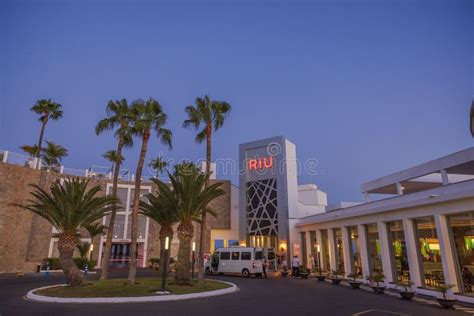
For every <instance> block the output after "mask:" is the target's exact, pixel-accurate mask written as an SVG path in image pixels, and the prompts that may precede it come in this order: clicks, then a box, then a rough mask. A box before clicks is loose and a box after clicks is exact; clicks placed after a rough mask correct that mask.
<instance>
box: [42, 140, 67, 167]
mask: <svg viewBox="0 0 474 316" xmlns="http://www.w3.org/2000/svg"><path fill="white" fill-rule="evenodd" d="M41 151H42V152H43V154H42V156H41V158H42V159H43V162H44V163H45V164H46V166H48V169H49V170H51V167H58V166H60V164H61V160H62V159H63V158H64V157H66V156H67V149H66V148H64V147H63V146H61V145H57V144H55V143H53V142H51V141H46V147H45V148H42V149H41Z"/></svg>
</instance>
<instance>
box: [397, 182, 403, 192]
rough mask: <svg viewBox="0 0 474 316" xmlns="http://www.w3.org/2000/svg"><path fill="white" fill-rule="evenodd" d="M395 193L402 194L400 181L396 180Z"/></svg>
mask: <svg viewBox="0 0 474 316" xmlns="http://www.w3.org/2000/svg"><path fill="white" fill-rule="evenodd" d="M397 194H398V195H403V186H402V184H401V183H400V182H397Z"/></svg>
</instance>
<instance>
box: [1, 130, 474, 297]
mask: <svg viewBox="0 0 474 316" xmlns="http://www.w3.org/2000/svg"><path fill="white" fill-rule="evenodd" d="M0 157H1V160H0V161H3V163H0V179H1V180H0V273H5V272H16V271H34V269H35V267H36V265H37V264H38V263H41V261H42V260H43V259H44V258H46V257H55V256H57V246H56V244H55V243H56V240H55V238H54V229H53V228H52V227H51V225H50V224H48V223H47V222H46V221H45V220H43V219H41V218H39V217H38V216H35V215H32V214H30V213H29V212H26V211H24V210H21V209H18V208H15V207H12V206H11V203H19V202H23V201H25V200H26V199H27V198H28V197H29V193H28V191H29V190H30V189H29V188H28V184H30V183H40V185H43V186H44V187H48V186H49V185H50V184H51V183H52V181H54V180H56V179H58V178H62V177H64V176H66V175H65V174H67V172H64V173H60V174H57V173H49V172H45V171H44V170H35V168H31V164H30V163H28V161H23V160H24V159H23V160H21V163H17V160H18V159H16V160H12V157H13V155H12V154H11V153H8V152H1V151H0ZM33 165H35V164H33ZM239 167H240V173H239V182H240V183H239V187H237V186H235V185H233V184H232V183H231V182H230V181H229V180H219V181H222V182H223V187H224V190H225V191H226V195H225V196H222V197H220V198H219V199H218V200H216V201H215V202H214V204H213V207H214V209H215V210H216V211H217V213H218V216H217V217H216V218H211V219H210V223H209V231H208V232H207V241H206V243H205V244H206V252H212V251H213V250H214V249H216V248H220V247H224V246H238V245H247V246H257V247H265V248H273V249H274V250H275V252H276V253H277V254H278V255H277V257H276V258H274V259H273V258H272V260H273V262H270V264H271V267H274V268H275V269H277V268H278V258H280V259H281V258H282V257H286V258H290V257H291V256H293V255H297V256H298V257H299V258H300V261H301V262H302V263H303V264H304V265H306V266H307V267H308V268H316V269H317V266H316V265H317V264H318V262H320V265H321V270H322V271H323V272H330V271H333V270H337V271H341V274H344V275H348V274H350V273H356V274H358V275H359V278H360V279H362V280H364V282H365V281H366V279H367V278H368V277H369V276H370V275H371V274H372V273H374V272H376V271H377V272H382V273H383V274H384V276H385V281H384V282H385V285H386V286H387V287H395V286H396V282H397V281H400V280H404V281H411V282H413V283H414V288H415V289H416V291H417V292H418V293H420V294H427V295H434V296H436V295H438V292H436V291H435V290H434V288H435V287H436V286H437V285H440V284H452V285H453V286H454V287H453V288H452V289H451V290H450V291H451V292H452V293H453V294H454V295H455V296H456V297H457V299H459V300H460V301H465V302H471V303H474V289H473V285H474V284H473V283H474V278H473V277H472V275H473V274H474V147H473V148H468V149H466V150H463V151H460V152H457V153H453V154H451V155H448V156H445V157H441V158H438V159H435V160H432V161H429V162H426V163H423V164H420V165H417V166H414V167H411V168H408V169H406V170H402V171H399V172H396V173H394V174H391V175H387V176H384V177H381V178H379V179H375V180H373V181H369V182H367V183H364V184H363V185H362V187H361V191H362V193H363V195H364V197H365V202H363V203H361V202H358V203H355V202H353V203H348V202H340V203H337V204H335V205H330V206H328V205H327V196H326V193H325V192H323V191H321V190H320V189H319V188H318V186H317V185H316V184H304V185H298V182H297V176H298V171H299V170H298V168H301V166H300V165H299V164H298V163H297V159H296V146H295V145H294V144H293V143H291V142H290V141H289V140H287V139H286V138H284V137H281V136H279V137H272V138H268V139H263V140H258V141H252V142H249V143H245V144H241V145H240V147H239ZM63 170H65V169H64V168H62V169H61V171H63ZM84 176H89V177H93V182H94V183H97V184H99V185H101V187H102V191H103V194H107V193H108V192H109V191H110V189H111V185H112V184H111V181H110V180H108V179H107V178H104V177H100V178H97V177H94V176H93V175H91V174H90V173H87V172H86V173H85V174H84ZM217 178H219V166H217ZM122 180H123V181H121V182H120V185H119V192H118V195H119V198H120V199H121V200H122V203H123V205H124V208H125V209H124V211H123V212H122V213H120V214H118V216H117V222H116V224H115V227H114V237H113V238H114V247H113V256H112V257H111V258H110V262H111V264H112V265H113V264H115V263H117V262H118V265H119V266H120V264H122V265H123V266H126V264H127V261H126V258H127V256H128V255H127V251H128V250H127V249H128V248H127V247H129V244H130V221H129V219H128V218H129V215H130V209H131V196H133V190H134V186H133V182H131V181H126V179H122ZM141 189H142V191H143V192H142V193H143V194H146V193H148V192H155V190H156V188H155V187H154V185H153V184H152V182H149V181H145V182H144V183H143V184H142V188H141ZM102 222H103V223H104V224H105V225H107V223H108V218H107V217H105V218H104V219H103V220H102ZM195 227H196V229H195V242H198V240H197V236H199V231H198V225H196V226H195ZM158 231H159V226H158V225H157V224H156V223H155V222H153V221H152V220H150V219H148V218H146V217H140V219H139V247H138V252H139V253H138V254H139V258H140V262H139V265H140V266H141V267H145V266H147V261H148V259H149V258H151V257H157V256H158V254H159V242H158ZM10 236H15V238H10ZM87 240H88V239H87V236H83V241H87ZM104 240H105V237H102V238H101V239H100V240H97V241H96V244H95V245H94V251H93V258H97V259H98V261H99V263H98V266H100V260H102V249H103V243H104ZM178 245H179V242H178V240H177V238H174V239H173V242H172V256H174V255H175V253H176V250H177V247H178ZM318 249H319V252H318ZM116 259H118V260H116ZM317 259H319V260H317Z"/></svg>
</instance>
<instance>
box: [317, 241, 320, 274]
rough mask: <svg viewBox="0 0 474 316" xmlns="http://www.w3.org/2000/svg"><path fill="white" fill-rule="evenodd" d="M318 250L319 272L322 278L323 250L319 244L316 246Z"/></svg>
mask: <svg viewBox="0 0 474 316" xmlns="http://www.w3.org/2000/svg"><path fill="white" fill-rule="evenodd" d="M316 249H317V251H318V272H319V276H321V248H320V247H319V244H317V245H316Z"/></svg>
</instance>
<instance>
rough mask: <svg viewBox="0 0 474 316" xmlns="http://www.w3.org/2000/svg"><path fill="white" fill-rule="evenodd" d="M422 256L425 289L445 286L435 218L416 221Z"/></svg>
mask: <svg viewBox="0 0 474 316" xmlns="http://www.w3.org/2000/svg"><path fill="white" fill-rule="evenodd" d="M415 224H416V233H417V237H418V238H417V239H418V249H419V254H420V259H421V260H420V261H421V263H422V264H421V269H422V275H421V276H422V279H423V282H424V285H425V287H428V288H434V287H436V286H437V285H439V284H444V273H443V263H442V262H441V252H440V248H439V242H438V235H437V233H436V225H435V221H434V217H433V216H427V217H422V218H417V219H416V220H415Z"/></svg>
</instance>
